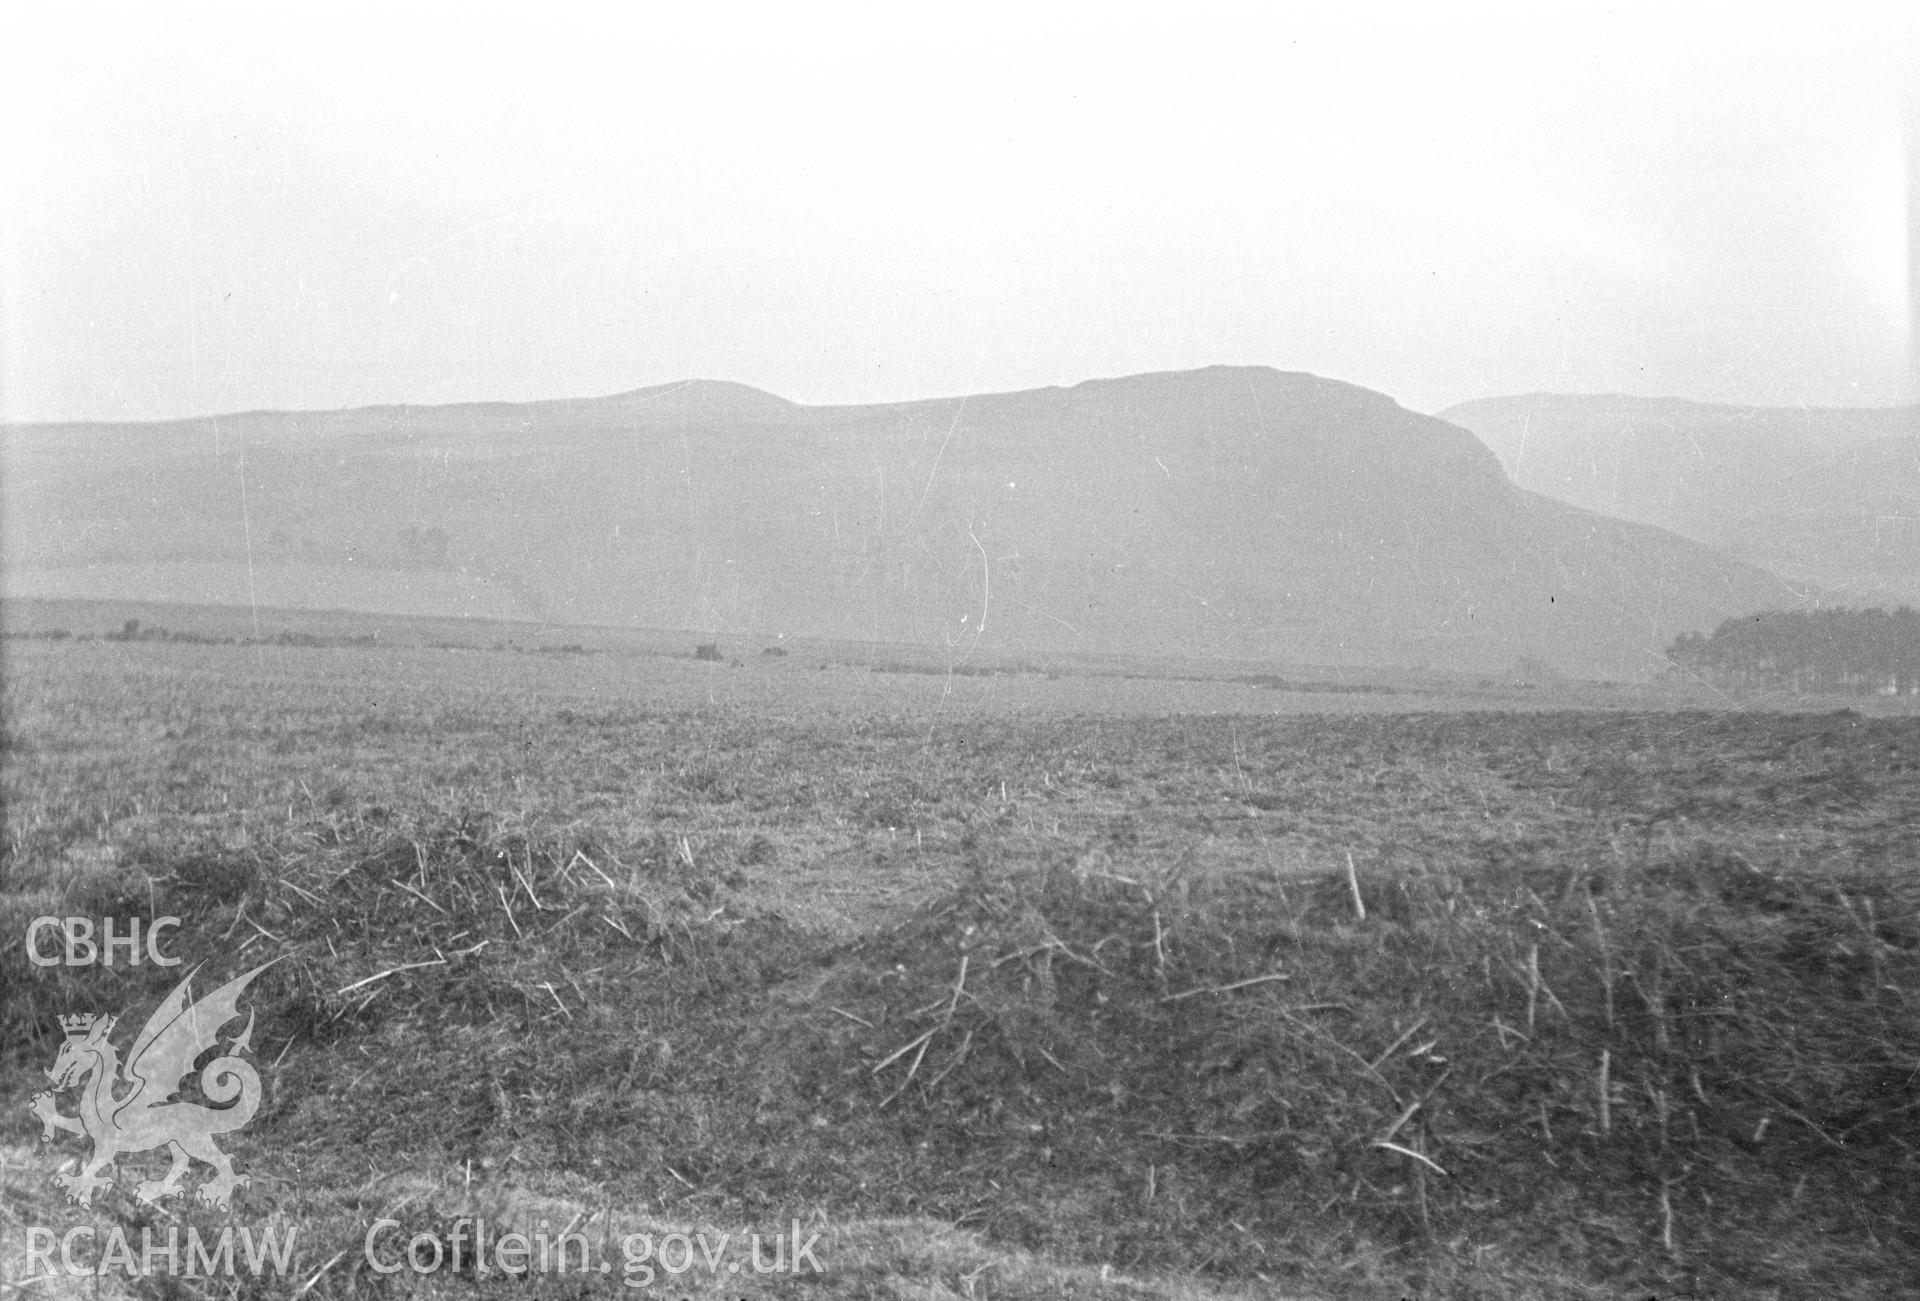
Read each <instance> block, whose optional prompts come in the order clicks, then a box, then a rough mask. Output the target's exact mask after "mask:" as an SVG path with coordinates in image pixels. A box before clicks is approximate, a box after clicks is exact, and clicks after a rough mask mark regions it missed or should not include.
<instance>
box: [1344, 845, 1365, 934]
mask: <svg viewBox="0 0 1920 1301" xmlns="http://www.w3.org/2000/svg"><path fill="white" fill-rule="evenodd" d="M1347 888H1348V889H1350V890H1352V891H1353V915H1354V916H1355V917H1358V918H1359V919H1360V920H1361V921H1365V920H1366V919H1367V905H1366V904H1364V903H1362V902H1361V901H1360V873H1359V871H1358V870H1357V869H1356V868H1355V867H1354V865H1353V851H1352V850H1348V851H1347Z"/></svg>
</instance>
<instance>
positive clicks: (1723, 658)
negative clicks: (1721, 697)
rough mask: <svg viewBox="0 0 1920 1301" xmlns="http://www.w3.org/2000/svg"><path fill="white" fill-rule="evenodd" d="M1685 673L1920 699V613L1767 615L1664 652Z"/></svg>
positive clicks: (1688, 638) (1747, 683) (1686, 639)
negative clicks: (1917, 697)
mask: <svg viewBox="0 0 1920 1301" xmlns="http://www.w3.org/2000/svg"><path fill="white" fill-rule="evenodd" d="M1667 659H1668V660H1669V661H1671V662H1672V663H1673V665H1674V666H1675V667H1676V668H1678V669H1680V670H1681V671H1682V672H1685V673H1688V674H1691V675H1694V676H1697V677H1701V678H1705V679H1706V680H1707V681H1709V682H1713V683H1716V684H1719V685H1723V686H1740V687H1769V688H1786V689H1788V690H1791V691H1842V692H1860V693H1874V694H1882V695H1911V694H1916V693H1920V611H1915V610H1912V609H1910V608H1908V607H1906V606H1902V607H1900V608H1899V609H1897V610H1895V611H1893V612H1892V613H1888V612H1887V611H1885V610H1878V609H1875V610H1846V609H1831V610H1769V611H1767V612H1765V613H1762V614H1755V615H1747V616H1743V617H1741V618H1738V619H1728V620H1727V621H1726V622H1725V623H1722V624H1721V625H1720V626H1719V627H1718V628H1715V629H1714V630H1713V635H1712V636H1711V637H1703V636H1702V635H1700V634H1699V633H1697V632H1689V633H1683V634H1682V635H1681V636H1680V637H1679V638H1678V639H1677V640H1675V642H1674V643H1673V645H1671V646H1669V647H1668V648H1667Z"/></svg>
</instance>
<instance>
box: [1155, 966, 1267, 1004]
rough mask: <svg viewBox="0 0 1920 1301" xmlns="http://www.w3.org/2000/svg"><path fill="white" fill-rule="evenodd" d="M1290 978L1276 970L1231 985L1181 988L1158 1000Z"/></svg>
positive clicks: (1165, 1000)
mask: <svg viewBox="0 0 1920 1301" xmlns="http://www.w3.org/2000/svg"><path fill="white" fill-rule="evenodd" d="M1292 978H1293V976H1292V974H1291V973H1290V972H1285V971H1276V972H1274V973H1272V974H1271V975H1266V976H1255V977H1253V978H1252V979H1251V980H1236V981H1234V982H1233V983H1232V984H1231V985H1210V986H1208V987H1207V988H1205V989H1187V990H1182V991H1181V992H1180V993H1178V994H1168V995H1167V996H1166V997H1165V998H1163V999H1161V1000H1160V1001H1161V1002H1162V1003H1178V1002H1179V1001H1180V1000H1181V999H1183V998H1197V997H1198V996H1200V995H1201V994H1224V993H1227V992H1228V991H1229V990H1235V989H1245V988H1246V987H1247V986H1249V985H1264V984H1266V983H1268V982H1269V981H1274V980H1291V979H1292Z"/></svg>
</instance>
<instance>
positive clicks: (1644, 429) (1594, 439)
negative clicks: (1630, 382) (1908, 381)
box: [1441, 393, 1920, 605]
mask: <svg viewBox="0 0 1920 1301" xmlns="http://www.w3.org/2000/svg"><path fill="white" fill-rule="evenodd" d="M1441 416H1442V418H1443V419H1446V420H1450V421H1452V422H1453V423H1455V424H1457V425H1461V426H1463V427H1464V428H1467V429H1471V430H1472V431H1473V432H1474V433H1476V434H1478V435H1479V436H1480V438H1481V440H1482V441H1484V442H1485V443H1486V444H1487V445H1488V446H1489V447H1491V448H1492V449H1493V450H1494V451H1495V452H1496V453H1497V454H1498V455H1499V457H1500V460H1501V463H1502V464H1503V465H1505V466H1506V468H1507V472H1508V473H1509V474H1511V475H1512V476H1513V478H1514V481H1515V482H1516V483H1518V484H1519V485H1520V486H1521V487H1523V488H1529V489H1532V490H1533V491H1535V492H1541V493H1545V494H1547V495H1548V496H1551V497H1557V498H1559V499H1560V500H1562V501H1566V502H1571V503H1572V504H1573V505H1576V506H1581V507H1584V508H1586V509H1588V510H1595V511H1600V512H1602V513H1604V514H1608V515H1617V516H1619V517H1620V518H1622V519H1630V520H1638V521H1640V522H1642V523H1646V524H1655V525H1659V526H1660V527H1662V528H1667V529H1672V530H1673V531H1674V532H1675V533H1678V534H1680V535H1681V536H1683V537H1688V538H1692V539H1693V540H1695V541H1697V542H1702V543H1705V544H1706V545H1708V546H1710V547H1714V548H1716V549H1718V550H1721V551H1723V552H1725V553H1726V554H1728V555H1731V556H1735V557H1738V558H1739V559H1742V560H1747V561H1750V562H1752V563H1753V564H1756V565H1759V566H1762V567H1763V568H1766V569H1769V570H1772V571H1773V572H1775V573H1778V574H1781V575H1784V576H1787V577H1789V578H1793V579H1796V580H1799V581H1802V582H1807V583H1812V584H1816V585H1818V586H1821V587H1824V588H1827V589H1829V590H1831V591H1833V592H1834V593H1836V594H1840V595H1844V596H1845V597H1846V599H1848V600H1851V601H1853V602H1854V603H1856V604H1898V603H1901V602H1910V603H1913V604H1916V605H1920V407H1889V408H1862V409H1842V408H1827V409H1811V410H1802V409H1769V408H1763V407H1726V406H1705V405H1702V404H1699V403H1695V402H1682V401H1679V400H1678V399H1672V398H1658V399H1650V398H1630V397H1576V396H1569V395H1565V394H1548V393H1536V394H1530V395H1527V396H1525V397H1511V398H1489V399H1486V400H1484V401H1478V402H1467V403H1463V404H1461V405H1460V406H1457V407H1452V408H1450V409H1448V410H1447V411H1444V412H1442V413H1441Z"/></svg>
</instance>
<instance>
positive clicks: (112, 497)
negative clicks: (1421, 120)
mask: <svg viewBox="0 0 1920 1301" xmlns="http://www.w3.org/2000/svg"><path fill="white" fill-rule="evenodd" d="M5 449H6V469H7V474H6V485H5V492H6V501H5V504H6V507H7V510H6V521H5V529H6V533H5V544H6V549H5V564H6V575H5V577H6V587H7V590H8V591H10V592H12V593H14V594H19V595H40V596H101V597H105V596H116V595H117V596H122V597H146V598H149V599H153V598H156V597H157V598H159V599H167V600H177V601H202V602H212V603H219V602H230V603H246V602H248V601H253V602H258V603H260V604H265V605H295V606H333V607H342V608H350V609H373V610H383V611H394V610H397V609H399V608H400V607H406V611H405V612H410V613H419V614H436V615H438V614H449V613H460V612H463V611H464V612H470V613H474V614H488V615H501V614H515V613H517V614H519V615H522V616H525V617H529V618H542V619H550V620H554V621H563V622H577V623H610V624H631V625H642V626H651V627H659V628H686V629H694V630H702V631H709V632H714V633H734V634H741V635H753V636H763V635H773V634H777V633H782V632H787V633H793V634H800V635H808V636H820V637H840V638H846V637H853V638H871V639H875V640H890V641H912V642H919V643H922V644H927V645H931V646H933V647H936V648H944V649H945V651H946V652H947V653H949V654H951V655H952V656H953V657H954V658H955V659H960V658H963V657H965V656H967V655H970V654H973V653H975V652H976V651H977V652H979V653H981V654H994V655H1009V654H1014V655H1021V654H1034V655H1043V654H1045V653H1048V652H1050V651H1068V650H1071V651H1100V652H1119V653H1144V654H1161V655H1165V654H1174V655H1194V656H1231V657H1235V658H1247V659H1268V660H1293V661H1309V662H1325V663H1346V664H1356V663H1375V664H1396V663H1397V664H1425V665H1432V666H1435V667H1473V668H1495V669H1505V668H1508V667H1510V666H1511V665H1512V664H1513V662H1514V661H1515V659H1516V658H1517V657H1519V656H1523V655H1524V656H1531V657H1535V658H1538V659H1543V660H1545V661H1547V662H1549V663H1550V664H1553V665H1555V666H1557V667H1559V668H1561V669H1564V670H1568V671H1574V672H1581V673H1590V674H1597V675H1607V676H1626V675H1637V674H1641V673H1644V672H1646V671H1648V670H1650V669H1652V668H1654V667H1657V666H1658V665H1659V663H1660V652H1661V650H1662V649H1663V648H1664V646H1665V645H1666V644H1667V642H1668V641H1670V640H1671V639H1672V638H1673V637H1674V636H1675V635H1676V634H1678V633H1679V632H1682V631H1685V630H1689V629H1709V628H1712V627H1713V626H1714V625H1715V624H1716V623H1717V622H1719V621H1720V620H1721V619H1723V618H1725V617H1727V616H1729V615H1734V614H1739V613H1743V612H1746V611H1749V610H1752V609H1757V608H1760V607H1763V606H1780V605H1783V604H1791V603H1792V602H1793V601H1794V600H1795V599H1796V594H1795V592H1794V591H1793V590H1791V589H1790V588H1788V587H1787V586H1786V585H1785V584H1783V583H1781V582H1779V581H1778V580H1776V579H1774V578H1773V577H1771V576H1770V575H1768V574H1766V573H1764V572H1762V571H1761V570H1759V569H1757V568H1754V567H1752V566H1749V565H1745V564H1741V563H1739V562H1737V561H1735V560H1732V559H1729V558H1727V557H1725V556H1723V555H1716V554H1714V553H1713V552H1711V551H1709V550H1708V549H1706V548H1704V547H1701V546H1698V545H1696V544H1693V543H1689V542H1685V541H1683V540H1681V539H1679V538H1676V537H1674V536H1672V535H1670V534H1667V533H1663V532H1660V531H1658V530H1656V529H1652V528H1647V527H1644V526H1640V525H1635V524H1627V523H1621V522H1619V521H1616V520H1611V519H1605V518H1602V517H1600V516H1598V515H1594V514H1589V513H1586V512H1584V511H1581V510H1577V509H1574V508H1573V507H1571V506H1567V505H1564V504H1562V503H1560V502H1556V501H1552V500H1549V499H1548V498H1546V497H1542V496H1537V495H1535V494H1532V493H1527V492H1522V491H1519V490H1518V489H1516V488H1515V487H1514V486H1513V485H1512V484H1511V483H1509V482H1508V480H1507V478H1506V476H1505V475H1504V474H1503V473H1502V472H1501V469H1500V466H1499V463H1498V462H1497V461H1496V460H1495V458H1494V456H1493V455H1492V454H1491V453H1490V452H1488V451H1487V449H1486V448H1485V447H1483V446H1482V445H1481V444H1480V443H1479V442H1477V441H1476V440H1475V439H1474V438H1473V437H1472V436H1471V435H1470V434H1468V433H1467V432H1465V431H1464V430H1462V429H1459V428H1456V427H1455V426H1453V425H1449V424H1447V423H1445V422H1443V421H1441V420H1438V419H1435V418H1433V417H1430V416H1423V415H1417V414H1415V413H1413V412H1410V411H1406V410H1404V409H1402V408H1401V407H1399V406H1398V405H1396V404H1395V403H1394V402H1393V401H1392V400H1391V399H1390V398H1387V397H1384V396H1382V395H1381V394H1378V393H1373V392H1369V391H1368V390H1365V389H1361V388H1356V387H1354V386H1353V385H1350V384H1342V383H1338V382H1335V381H1331V380H1324V379H1317V378H1315V377H1313V376H1310V375H1302V374H1288V373H1282V372H1278V371H1274V370H1268V369H1265V368H1237V367H1213V368H1210V369H1207V370H1201V371H1190V372H1180V373H1169V374H1154V375H1139V376H1134V377H1132V378H1127V379H1114V380H1096V381H1089V382H1087V383H1084V384H1079V385H1076V386H1074V387H1072V388H1066V389H1061V388H1048V389H1037V390H1033V391H1029V392H1022V393H1003V394H990V395H984V396H974V397H961V398H946V399H939V400H932V401H923V402H905V403H896V404H888V405H879V406H849V407H810V406H801V405H797V404H794V403H791V402H787V401H784V400H782V399H780V398H777V397H774V396H772V395H769V394H766V393H761V392H758V391H756V390H753V389H749V388H744V387H742V386H740V385H734V384H719V383H712V382H693V383H687V384H676V385H667V386H663V387H659V388H652V389H643V390H640V391H638V392H635V393H628V394H622V395H619V396H616V397H609V398H600V399H592V400H582V401H561V402H538V403H528V404H524V405H508V404H473V405H460V406H445V407H385V408H370V409H365V410H352V411H338V412H306V413H297V414H282V413H271V412H267V413H259V412H256V413H249V414H245V415H235V416H222V417H217V418H205V419H195V420H186V421H178V422H173V423H167V424H150V425H58V426H55V425H40V426H17V427H13V428H10V429H7V430H6V431H5Z"/></svg>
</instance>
